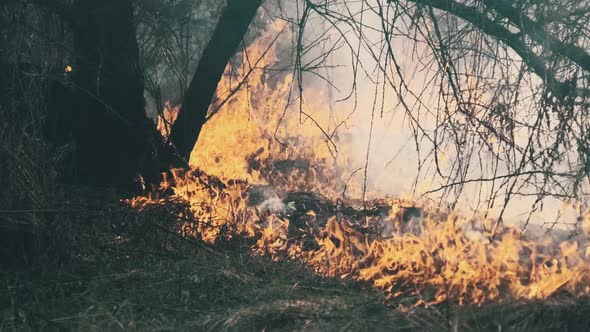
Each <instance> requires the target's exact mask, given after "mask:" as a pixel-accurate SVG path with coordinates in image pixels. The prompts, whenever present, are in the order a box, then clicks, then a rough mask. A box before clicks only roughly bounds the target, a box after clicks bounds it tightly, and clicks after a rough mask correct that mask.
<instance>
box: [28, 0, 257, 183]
mask: <svg viewBox="0 0 590 332" xmlns="http://www.w3.org/2000/svg"><path fill="white" fill-rule="evenodd" d="M261 2H262V1H261V0H253V1H237V0H230V1H228V2H227V5H226V7H225V10H224V11H223V14H222V15H221V18H220V20H219V22H218V24H217V28H216V29H215V33H214V34H213V36H212V38H211V40H210V41H209V43H208V44H207V47H206V48H205V51H204V54H203V56H202V57H201V61H200V63H199V65H198V67H197V71H196V73H195V74H194V77H193V79H192V81H191V84H190V86H189V87H188V90H187V92H186V96H185V101H184V103H183V104H184V107H183V108H182V110H181V112H180V115H179V118H178V121H177V123H176V125H175V127H174V129H173V132H172V135H171V138H172V142H173V143H175V144H176V145H177V151H179V155H180V157H181V158H184V160H188V157H189V156H190V152H191V150H192V148H193V146H194V145H195V142H196V140H197V138H198V133H199V131H200V128H201V126H202V125H203V124H204V122H205V116H206V115H207V110H208V105H209V104H210V102H211V98H212V97H213V95H214V93H215V90H216V87H217V83H218V82H219V80H220V79H221V74H222V73H223V71H224V69H225V67H226V66H227V64H228V62H229V60H230V59H231V57H232V56H233V55H234V53H235V51H236V50H237V47H238V45H239V43H240V42H241V41H242V38H243V37H244V35H245V34H246V32H247V30H248V26H249V24H250V22H251V21H252V20H253V18H254V17H255V16H256V10H257V9H258V7H259V6H260V4H261ZM36 3H37V4H38V5H40V6H42V7H44V8H47V9H49V10H51V11H53V12H55V13H57V14H58V15H60V16H61V17H62V18H63V19H64V20H65V21H67V22H68V23H69V25H70V28H71V31H72V34H73V50H74V62H73V64H72V69H71V72H70V73H69V76H70V79H69V84H71V86H72V88H71V89H70V91H71V92H72V94H71V96H70V98H67V99H68V100H67V101H66V102H65V103H64V104H65V107H64V105H61V107H60V108H59V109H57V110H55V111H56V112H57V113H59V114H58V115H57V117H58V118H60V121H61V122H62V125H60V126H58V127H59V128H62V129H66V128H67V129H69V131H70V132H71V134H72V136H73V139H74V142H75V144H76V151H75V162H76V166H75V167H76V169H77V172H78V174H77V176H76V178H77V181H78V182H81V183H89V184H94V185H117V186H121V185H123V186H126V185H128V184H130V183H131V182H132V181H133V179H134V178H135V177H136V176H137V175H139V174H141V173H145V172H151V173H154V172H153V169H154V165H153V164H158V165H163V167H159V166H157V167H156V168H157V170H156V173H158V172H161V171H164V170H166V168H168V167H170V166H171V165H174V166H179V165H186V161H184V162H183V161H182V159H181V158H178V157H177V156H176V155H175V154H174V152H173V149H170V148H169V147H168V146H167V145H165V144H164V141H163V139H162V138H160V137H159V135H158V134H157V133H156V131H155V128H154V125H153V123H150V122H149V120H148V119H147V118H146V116H145V103H144V99H143V92H144V81H143V73H142V69H141V68H140V59H139V52H138V44H137V37H136V29H135V22H134V16H133V11H134V7H133V2H132V1H130V0H121V1H120V0H106V1H98V2H97V1H91V0H76V1H74V2H73V4H71V5H68V4H66V3H65V2H59V1H45V0H36ZM152 143H154V144H152ZM154 145H155V147H154ZM150 149H152V150H150ZM154 153H155V154H157V157H156V158H153V157H152V154H154Z"/></svg>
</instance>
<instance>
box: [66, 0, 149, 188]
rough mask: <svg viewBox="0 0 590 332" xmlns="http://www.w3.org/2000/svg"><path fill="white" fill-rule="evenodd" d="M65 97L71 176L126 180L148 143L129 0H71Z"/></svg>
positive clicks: (90, 180) (98, 181)
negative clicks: (70, 90)
mask: <svg viewBox="0 0 590 332" xmlns="http://www.w3.org/2000/svg"><path fill="white" fill-rule="evenodd" d="M72 13H73V14H74V15H73V17H74V21H73V22H72V31H73V37H74V52H75V63H74V64H73V70H72V72H71V78H72V82H73V85H74V91H75V93H74V96H73V97H72V100H71V103H70V112H71V113H70V114H69V116H70V117H71V126H72V132H73V138H74V141H75V144H76V152H75V160H76V169H77V170H78V174H77V179H78V181H79V182H81V183H87V184H94V185H126V184H129V183H131V181H132V180H133V178H134V177H135V176H136V174H137V173H138V171H139V170H140V166H141V160H142V158H143V157H144V156H145V154H146V151H147V145H148V144H147V143H148V137H149V136H148V133H149V132H148V130H147V129H148V128H149V127H148V119H147V117H146V116H145V110H144V98H143V89H144V85H143V76H142V72H141V70H140V67H139V49H138V45H137V39H136V29H135V24H134V21H133V7H132V4H131V1H129V0H100V1H96V0H76V1H75V2H74V4H73V7H72Z"/></svg>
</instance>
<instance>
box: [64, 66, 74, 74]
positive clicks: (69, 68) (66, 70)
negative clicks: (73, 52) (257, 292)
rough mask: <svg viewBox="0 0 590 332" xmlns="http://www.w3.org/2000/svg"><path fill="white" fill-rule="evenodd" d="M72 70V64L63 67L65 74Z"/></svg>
mask: <svg viewBox="0 0 590 332" xmlns="http://www.w3.org/2000/svg"><path fill="white" fill-rule="evenodd" d="M72 70H73V68H72V66H70V65H66V68H65V69H64V72H65V73H66V74H67V73H71V72H72Z"/></svg>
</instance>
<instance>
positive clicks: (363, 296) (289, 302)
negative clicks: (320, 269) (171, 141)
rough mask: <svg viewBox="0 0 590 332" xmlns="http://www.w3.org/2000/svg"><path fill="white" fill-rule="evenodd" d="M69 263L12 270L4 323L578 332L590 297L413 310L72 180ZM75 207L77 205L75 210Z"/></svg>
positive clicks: (3, 291)
mask: <svg viewBox="0 0 590 332" xmlns="http://www.w3.org/2000/svg"><path fill="white" fill-rule="evenodd" d="M69 192H70V193H71V196H70V198H69V199H66V201H69V202H70V203H69V204H70V205H69V210H68V211H67V212H62V213H61V214H60V215H59V218H60V219H62V220H64V222H67V223H68V224H69V227H70V232H71V233H72V234H77V235H76V236H74V237H72V238H71V239H70V240H71V241H72V245H71V248H73V250H72V251H71V252H70V258H69V260H68V263H67V264H63V265H62V266H61V267H55V268H47V267H46V268H45V269H38V270H35V271H32V270H27V269H25V270H21V271H10V272H9V271H4V272H3V273H2V275H1V280H2V284H1V286H0V299H1V300H0V304H1V305H2V308H3V309H2V311H1V316H0V317H1V319H0V331H4V330H7V331H11V330H19V331H20V330H23V331H36V330H56V331H70V330H81V331H103V330H107V331H111V330H138V331H220V330H221V331H363V330H366V331H368V330H378V331H380V330H387V331H471V330H473V331H554V330H564V331H578V330H583V328H585V327H587V325H588V322H587V318H586V317H588V314H590V306H589V305H588V304H586V303H576V302H572V303H570V304H563V303H561V304H550V303H544V304H540V303H528V304H523V303H520V304H516V303H513V304H495V305H488V306H485V307H483V308H469V307H462V308H459V307H452V306H450V305H447V304H443V305H440V306H437V307H433V308H418V309H415V310H411V311H409V312H402V311H399V310H396V306H397V304H396V303H389V304H388V305H385V304H384V303H383V297H382V296H381V295H380V294H379V293H378V292H376V291H374V290H372V289H371V288H369V287H365V286H364V285H359V284H352V283H350V282H347V281H345V280H344V281H343V280H330V279H325V278H322V277H319V276H317V275H316V274H314V273H313V272H312V271H310V270H309V269H308V268H306V267H304V266H302V265H300V264H298V263H297V262H292V261H291V262H288V261H287V262H272V261H270V260H269V259H268V258H266V257H258V256H253V255H251V254H249V249H248V244H247V243H240V242H239V241H233V242H232V243H220V244H218V245H217V246H216V247H215V248H212V247H208V246H206V245H205V244H203V243H201V242H195V241H191V240H187V239H182V238H180V237H178V236H177V235H176V233H175V227H176V223H175V217H174V211H175V209H177V208H182V207H179V206H174V205H169V206H164V207H157V208H154V209H151V210H147V211H142V212H137V211H133V210H130V209H129V208H127V207H126V206H124V205H122V204H120V203H119V202H118V200H117V196H116V194H115V193H112V192H103V193H100V194H98V193H96V192H94V191H93V192H90V191H76V190H75V189H74V188H70V189H69ZM74 207H75V208H74Z"/></svg>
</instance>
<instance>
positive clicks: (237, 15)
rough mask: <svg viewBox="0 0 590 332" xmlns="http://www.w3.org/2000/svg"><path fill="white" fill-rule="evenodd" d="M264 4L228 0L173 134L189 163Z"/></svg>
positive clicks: (257, 0)
mask: <svg viewBox="0 0 590 332" xmlns="http://www.w3.org/2000/svg"><path fill="white" fill-rule="evenodd" d="M261 3H262V0H228V2H227V5H226V7H225V9H224V10H223V13H222V15H221V17H220V19H219V22H218V23H217V26H216V28H215V32H214V33H213V36H212V37H211V40H210V41H209V43H208V44H207V46H206V48H205V50H204V51H203V55H202V57H201V60H200V62H199V65H198V67H197V71H196V72H195V74H194V76H193V79H192V80H191V83H190V84H189V87H188V90H187V91H186V95H185V99H184V101H183V105H182V108H181V109H180V113H179V114H178V118H177V119H176V122H174V125H173V126H172V132H171V134H170V140H171V142H172V143H173V144H174V146H176V149H177V151H178V153H179V154H180V156H182V157H183V158H184V159H185V160H187V161H188V160H189V158H190V154H191V152H192V150H193V148H194V146H195V144H196V142H197V139H198V138H199V134H200V132H201V128H202V127H203V124H205V121H206V117H207V111H208V110H209V105H210V103H211V99H212V98H213V96H214V94H215V91H216V90H217V85H218V83H219V81H220V80H221V76H222V75H223V71H224V70H225V67H226V66H227V64H228V62H229V60H230V59H231V57H232V56H233V55H234V54H235V52H236V49H237V48H238V46H239V44H240V42H241V41H242V38H243V37H244V35H245V34H246V32H247V31H248V26H249V25H250V22H252V20H253V18H254V17H255V16H256V10H257V9H258V7H260V4H261Z"/></svg>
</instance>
